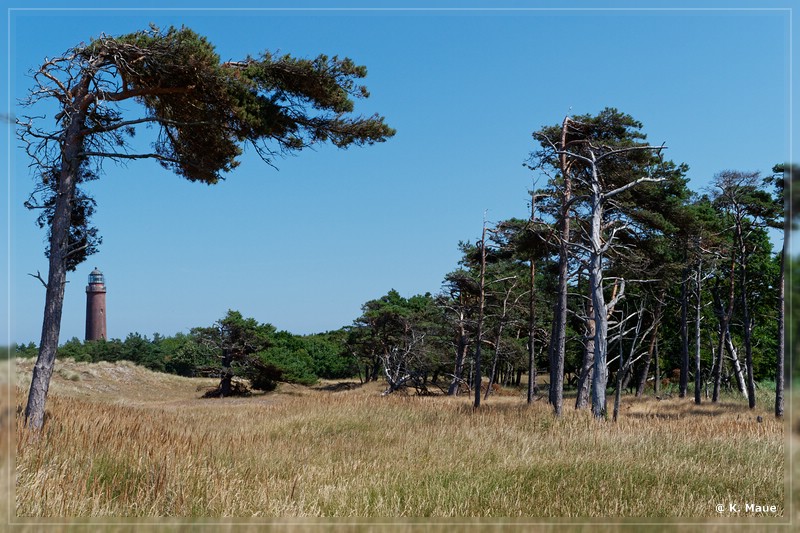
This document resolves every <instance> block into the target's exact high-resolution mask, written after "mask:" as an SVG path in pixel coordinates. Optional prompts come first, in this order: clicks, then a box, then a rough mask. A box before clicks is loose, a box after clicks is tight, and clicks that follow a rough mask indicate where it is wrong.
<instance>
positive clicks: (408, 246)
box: [0, 0, 798, 345]
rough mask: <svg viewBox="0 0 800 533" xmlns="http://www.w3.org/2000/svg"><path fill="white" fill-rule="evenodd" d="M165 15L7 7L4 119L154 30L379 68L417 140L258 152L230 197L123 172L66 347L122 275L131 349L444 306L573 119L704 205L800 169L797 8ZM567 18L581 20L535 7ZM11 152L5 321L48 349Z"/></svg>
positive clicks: (231, 49) (9, 137) (20, 337)
mask: <svg viewBox="0 0 800 533" xmlns="http://www.w3.org/2000/svg"><path fill="white" fill-rule="evenodd" d="M12 4H13V3H12ZM12 4H9V5H11V7H14V6H13V5H12ZM17 4H18V6H17V7H18V8H23V7H25V8H29V7H39V8H48V7H50V6H57V5H58V4H57V3H55V2H51V3H50V4H48V3H46V2H22V1H20V2H18V3H17ZM154 4H155V3H153V2H150V3H148V2H144V3H143V4H142V3H140V4H139V5H141V6H144V7H143V8H141V9H137V10H103V9H92V10H78V11H63V10H55V9H37V10H25V9H14V10H10V11H7V12H6V13H5V15H6V18H7V24H6V25H5V29H4V31H5V32H7V39H3V43H2V46H3V50H2V57H6V58H7V60H8V64H7V68H3V69H2V76H3V80H2V85H1V86H2V87H4V88H5V89H4V92H5V90H7V91H8V100H7V101H4V102H3V106H4V111H3V112H4V113H6V114H9V115H19V114H21V113H25V111H24V110H22V109H20V108H19V107H18V105H17V100H18V99H19V98H22V97H24V96H25V94H26V91H27V90H28V88H29V87H30V85H31V79H30V77H29V76H27V75H26V73H27V72H28V71H29V70H30V69H32V68H35V67H37V66H38V65H40V64H41V63H42V61H43V59H44V58H45V57H46V56H50V57H52V56H54V55H57V54H59V53H61V52H63V51H65V50H66V49H68V48H69V47H71V46H74V45H76V44H78V43H80V42H81V41H88V39H89V38H91V37H93V36H97V35H99V34H100V33H106V34H110V35H116V34H121V33H128V32H132V31H136V30H139V29H144V28H146V27H147V25H148V24H149V23H150V22H153V23H156V24H157V25H159V26H161V27H167V26H169V25H178V26H179V25H186V26H188V27H191V28H192V29H194V30H195V31H197V32H198V33H200V34H203V35H205V36H207V37H208V38H209V40H210V41H211V42H212V43H214V44H215V45H216V47H217V51H218V52H219V54H220V55H221V57H222V59H223V60H228V59H241V58H244V57H245V56H246V55H247V54H257V53H259V52H261V51H263V50H271V51H280V52H285V53H291V54H292V55H295V56H300V57H314V56H316V55H318V54H319V53H326V54H328V55H334V54H338V55H339V56H349V57H351V58H353V59H354V60H355V61H356V62H357V63H360V64H364V65H366V66H367V68H368V72H369V73H368V76H367V78H366V80H365V84H366V85H367V87H368V88H369V89H370V92H371V94H372V96H371V97H370V98H369V99H367V100H363V101H360V102H358V104H357V111H359V112H361V113H363V114H365V115H369V114H372V113H373V112H378V113H380V114H382V115H384V116H385V117H386V120H387V122H388V123H389V124H390V125H392V126H393V127H395V128H396V129H397V135H396V136H395V138H393V139H390V140H389V141H388V142H386V143H384V144H379V145H375V146H372V147H365V148H351V149H348V150H344V151H343V150H338V149H334V148H331V147H319V148H317V149H316V150H314V151H307V152H303V153H301V154H300V155H298V156H297V157H289V158H286V159H281V160H278V161H277V162H276V164H277V166H278V168H279V170H277V171H276V170H275V169H273V168H271V167H269V166H267V165H265V164H263V163H262V162H261V161H260V160H259V159H258V158H257V157H254V155H253V154H252V153H247V154H246V155H245V157H244V158H243V159H242V164H241V166H240V167H239V168H237V169H236V170H235V171H234V172H233V173H231V174H229V175H228V177H227V180H226V181H224V182H221V183H220V184H218V185H215V186H211V187H209V186H204V185H199V184H192V183H188V182H185V181H182V180H181V179H180V178H178V177H176V176H174V175H171V174H170V173H168V172H167V171H164V170H163V169H161V168H160V167H159V166H158V165H157V164H155V163H154V162H151V161H140V162H134V163H131V164H129V165H128V166H126V167H119V166H115V165H113V164H107V165H106V166H105V175H104V176H103V177H102V178H101V179H100V180H99V181H97V182H94V183H92V184H91V186H90V189H89V190H90V192H91V193H92V194H93V195H94V196H95V198H96V200H97V214H96V217H95V219H94V220H95V223H96V225H97V226H98V227H99V228H100V232H101V234H102V235H103V239H104V242H103V244H102V246H101V248H100V252H99V253H98V254H96V255H95V256H92V257H90V258H89V260H88V262H86V263H84V264H83V265H81V266H80V267H79V268H78V270H77V271H76V272H74V273H72V274H71V275H70V276H69V278H68V279H69V281H70V282H69V284H68V285H67V291H66V300H65V305H64V318H63V322H62V330H61V339H62V341H64V340H67V339H69V338H71V337H79V338H82V337H83V327H84V307H85V294H84V289H85V285H86V279H87V276H88V273H89V272H90V271H91V270H92V269H93V268H94V267H95V266H97V267H99V268H100V269H101V270H102V271H103V272H104V273H105V274H106V279H107V284H108V294H107V298H108V333H109V335H110V336H111V337H117V338H124V337H125V336H126V335H127V334H128V333H129V332H134V331H138V332H140V333H142V334H146V335H152V333H154V332H159V333H161V334H165V335H171V334H174V333H176V332H179V331H183V332H186V331H188V329H189V328H191V327H193V326H201V325H209V324H211V323H212V322H213V321H214V320H216V319H218V318H220V317H221V316H223V315H224V314H225V312H226V311H227V309H229V308H231V309H237V310H240V311H241V312H242V313H243V314H245V315H247V316H253V317H255V318H256V319H258V320H259V321H262V322H270V323H272V324H274V325H275V326H276V327H278V328H279V329H286V330H289V331H292V332H294V333H312V332H317V331H324V330H330V329H337V328H339V327H341V326H344V325H348V324H350V323H351V322H352V321H353V319H355V318H356V317H357V316H358V315H359V313H360V306H361V304H362V303H364V302H365V301H367V300H369V299H372V298H377V297H379V296H381V295H383V294H385V293H386V292H387V291H388V290H389V289H391V288H395V289H397V290H398V291H400V293H401V294H404V295H406V296H409V295H411V294H415V293H424V292H427V291H430V292H436V291H437V290H438V289H439V287H440V284H441V281H442V279H443V276H444V275H445V274H446V273H447V272H449V271H450V270H452V269H454V268H455V267H456V264H457V261H458V258H459V254H458V249H457V243H458V241H459V240H468V239H472V240H474V239H475V237H476V236H477V235H478V234H479V233H480V227H481V223H482V220H483V216H484V212H486V213H487V218H488V220H490V221H497V220H502V219H505V218H508V217H513V216H516V217H525V216H526V213H527V210H528V207H527V205H526V204H527V199H528V198H527V194H526V191H527V190H528V189H530V188H531V186H532V184H533V180H534V179H535V178H536V176H535V175H534V174H532V173H531V172H530V171H529V170H526V169H525V168H523V166H522V162H523V160H525V159H526V157H527V155H528V153H529V152H530V151H531V150H533V149H534V148H535V146H534V144H533V141H532V139H531V133H532V132H533V131H535V130H536V129H538V128H539V127H541V126H543V125H549V124H556V123H559V122H560V121H561V120H562V119H563V117H564V115H565V114H568V113H574V114H583V113H596V112H598V111H600V110H601V109H603V108H604V107H606V106H610V107H616V108H618V109H620V110H622V111H624V112H626V113H629V114H631V115H633V116H634V117H635V118H636V119H638V120H640V121H641V122H643V123H644V131H645V132H646V133H647V134H648V138H649V140H650V141H651V142H653V143H658V144H660V143H661V142H666V144H667V145H668V146H669V150H668V154H667V155H668V156H669V158H671V159H673V160H674V161H676V162H685V163H687V164H688V165H689V166H690V174H689V176H690V178H691V184H690V186H691V187H692V188H693V189H694V190H702V189H703V187H705V186H706V185H707V183H708V181H709V180H710V179H711V178H712V177H713V175H714V174H715V173H716V172H719V171H721V170H724V169H737V170H760V171H762V172H769V171H770V169H771V168H772V166H773V165H774V164H775V163H778V162H782V161H786V160H794V161H797V160H798V158H797V154H796V152H792V151H791V150H792V149H793V147H792V146H791V125H792V123H793V122H794V121H795V120H794V117H793V115H792V114H791V113H792V112H793V111H792V108H791V103H792V102H791V99H790V91H791V81H792V80H791V79H790V77H791V75H790V73H791V72H792V69H791V68H790V67H791V62H792V55H791V50H790V31H791V28H792V26H793V25H794V23H795V20H794V19H793V18H792V16H793V15H792V14H791V12H790V11H789V10H786V9H782V10H781V9H778V10H775V9H773V10H761V9H755V10H753V9H744V10H742V9H737V10H731V9H712V10H688V9H682V8H681V6H680V5H678V4H676V3H675V2H662V3H657V2H650V3H647V4H646V6H647V7H648V8H665V9H647V10H641V9H621V10H601V9H591V10H586V9H577V8H582V7H585V6H586V5H591V6H594V7H601V6H602V7H618V8H627V7H629V6H633V5H635V4H633V3H621V2H617V3H598V2H595V3H591V4H589V3H577V2H561V3H554V2H550V3H544V2H516V3H504V4H499V3H495V4H493V5H494V6H500V5H502V6H505V7H508V8H512V9H508V10H497V9H491V10H459V9H448V10H443V11H430V10H414V9H403V10H335V9H334V10H303V11H298V10H282V11H275V10H225V9H222V10H221V9H216V10H213V11H203V10H198V9H191V10H190V9H175V10H156V9H153V8H151V7H148V6H149V5H154ZM373 4H374V3H373ZM80 5H81V6H84V7H94V6H98V5H101V4H99V3H94V4H92V3H90V2H81V3H80ZM175 5H180V3H177V4H175ZM187 5H188V4H187ZM190 5H191V6H192V7H194V8H197V7H202V6H203V5H204V4H203V3H202V2H192V3H191V4H190ZM239 5H243V6H246V5H247V3H246V2H245V3H242V4H239ZM259 5H264V6H267V5H274V6H277V5H279V4H271V3H269V2H265V3H260V4H259ZM305 5H306V6H310V7H313V5H311V4H305ZM345 5H347V6H350V7H356V8H357V7H359V4H356V3H352V2H351V3H348V4H342V6H345ZM362 5H370V4H369V3H364V4H362ZM394 5H398V6H403V7H404V8H412V7H414V6H415V4H413V3H411V2H397V3H395V4H394ZM417 5H427V6H430V5H433V4H430V3H426V4H421V3H420V4H417ZM438 5H440V6H442V7H448V8H455V7H487V6H489V5H490V4H488V3H487V2H483V3H482V2H471V3H468V2H465V3H459V4H455V3H447V4H444V3H440V4H438ZM732 5H736V4H733V3H731V2H724V3H722V2H716V3H714V2H709V3H707V4H704V6H708V7H712V8H722V7H726V8H727V7H730V6H732ZM738 5H739V6H740V7H745V8H748V7H760V5H759V3H757V2H749V3H740V4H738ZM772 5H773V6H775V7H781V6H783V7H789V6H791V5H792V2H789V1H788V0H781V1H779V2H777V3H773V4H772ZM208 6H209V7H219V6H220V4H219V3H209V4H208ZM548 6H549V7H552V6H556V7H558V8H560V9H548V10H539V9H536V10H531V9H518V8H522V7H524V8H532V7H536V8H541V7H548ZM563 8H575V9H563ZM795 16H796V15H795ZM794 57H797V54H794ZM4 100H5V99H4ZM132 110H134V109H132ZM134 111H135V110H134ZM45 120H52V117H51V116H50V117H48V118H47V119H45ZM0 142H2V143H3V146H5V147H7V152H6V153H7V154H8V164H7V165H5V166H4V167H6V168H4V169H3V172H4V174H5V177H6V181H5V183H6V184H7V188H5V187H4V188H3V189H4V190H6V191H8V202H5V201H3V202H0V220H3V221H5V223H6V224H8V226H9V228H8V232H5V233H6V234H5V235H3V236H2V237H0V239H2V240H0V246H2V249H4V250H8V254H9V257H8V261H4V262H3V263H2V264H0V277H2V279H8V283H7V284H3V286H0V302H2V303H5V302H6V301H7V302H8V305H3V307H2V308H0V323H2V324H6V323H7V324H8V327H7V328H2V329H0V345H1V344H5V343H7V342H9V340H10V341H12V342H14V341H16V342H29V341H35V342H38V338H39V334H40V330H41V316H42V309H43V305H44V290H43V288H42V287H41V285H40V284H39V283H38V282H37V281H36V280H34V279H33V278H32V277H30V276H28V275H27V274H28V273H32V272H33V273H35V272H36V271H41V272H42V274H43V275H44V274H45V273H46V271H47V262H46V258H45V257H44V254H43V249H44V237H45V234H44V231H42V230H39V229H38V227H37V226H36V224H35V216H36V215H35V213H31V212H28V211H27V210H25V209H24V207H22V202H23V201H24V200H25V199H26V198H27V195H28V193H29V192H30V190H31V189H32V187H33V179H32V176H31V174H30V173H29V171H28V168H27V165H28V162H27V161H26V160H25V158H24V157H23V152H22V150H20V149H19V148H18V144H19V143H18V141H17V140H16V139H15V137H14V133H13V130H12V129H11V128H10V127H9V128H2V131H1V132H0ZM4 196H5V195H4ZM4 199H5V198H4Z"/></svg>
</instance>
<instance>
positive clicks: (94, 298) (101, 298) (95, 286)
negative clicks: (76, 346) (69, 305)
mask: <svg viewBox="0 0 800 533" xmlns="http://www.w3.org/2000/svg"><path fill="white" fill-rule="evenodd" d="M107 338H108V337H107V336H106V280H105V278H104V277H103V273H102V272H100V271H99V270H97V268H95V269H94V270H92V272H91V274H89V285H87V286H86V340H87V341H97V340H100V339H107Z"/></svg>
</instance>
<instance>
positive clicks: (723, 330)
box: [711, 250, 736, 402]
mask: <svg viewBox="0 0 800 533" xmlns="http://www.w3.org/2000/svg"><path fill="white" fill-rule="evenodd" d="M735 271H736V252H735V251H733V250H732V251H731V267H730V276H729V279H728V308H727V309H725V308H723V306H722V302H721V300H720V298H719V296H718V294H717V295H716V296H715V299H716V300H717V302H715V305H717V307H718V311H717V316H718V319H719V341H718V342H717V352H718V353H717V365H715V372H714V374H713V378H714V392H713V393H712V395H711V401H712V402H717V401H719V387H720V383H721V380H722V364H723V362H724V353H725V337H726V336H728V335H730V329H729V328H730V321H731V316H732V314H733V302H734V298H735V292H734V290H735V285H734V280H735V275H736V274H735ZM715 294H716V291H715Z"/></svg>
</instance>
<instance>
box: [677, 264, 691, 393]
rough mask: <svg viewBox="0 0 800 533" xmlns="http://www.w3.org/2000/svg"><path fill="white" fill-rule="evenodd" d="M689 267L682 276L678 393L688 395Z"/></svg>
mask: <svg viewBox="0 0 800 533" xmlns="http://www.w3.org/2000/svg"><path fill="white" fill-rule="evenodd" d="M687 285H689V267H688V266H687V267H686V268H684V269H683V273H682V276H681V376H680V386H679V393H678V395H679V396H680V397H681V398H684V397H686V393H687V391H688V388H689V290H688V287H687Z"/></svg>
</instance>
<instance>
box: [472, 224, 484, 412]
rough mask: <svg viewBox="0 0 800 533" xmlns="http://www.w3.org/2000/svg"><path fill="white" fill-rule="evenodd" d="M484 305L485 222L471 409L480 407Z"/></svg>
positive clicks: (482, 232) (482, 233) (482, 238)
mask: <svg viewBox="0 0 800 533" xmlns="http://www.w3.org/2000/svg"><path fill="white" fill-rule="evenodd" d="M485 303H486V222H484V223H483V230H482V231H481V274H480V301H479V305H478V324H477V327H476V332H475V381H474V386H475V403H474V404H473V408H474V409H477V408H478V407H480V406H481V344H483V308H484V305H485Z"/></svg>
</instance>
